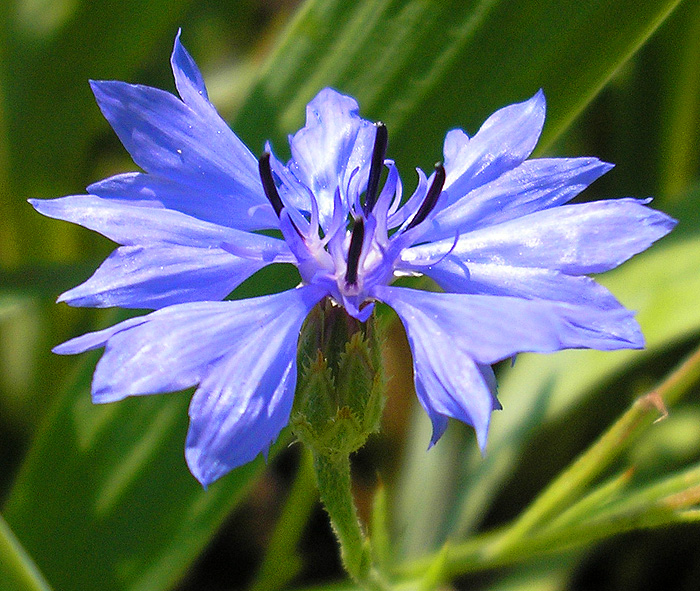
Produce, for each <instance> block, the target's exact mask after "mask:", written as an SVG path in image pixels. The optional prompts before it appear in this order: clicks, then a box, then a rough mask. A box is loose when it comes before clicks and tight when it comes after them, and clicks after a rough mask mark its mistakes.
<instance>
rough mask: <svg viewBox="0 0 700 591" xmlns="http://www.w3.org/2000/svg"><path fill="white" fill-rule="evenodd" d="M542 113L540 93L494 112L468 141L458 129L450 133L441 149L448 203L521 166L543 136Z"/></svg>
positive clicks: (542, 96) (542, 95)
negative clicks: (443, 159) (443, 157)
mask: <svg viewBox="0 0 700 591" xmlns="http://www.w3.org/2000/svg"><path fill="white" fill-rule="evenodd" d="M545 110H546V105H545V99H544V94H543V93H542V91H541V90H540V91H539V92H537V94H535V95H534V96H533V97H532V98H531V99H529V100H527V101H525V102H523V103H516V104H514V105H509V106H507V107H504V108H503V109H500V110H498V111H496V112H495V113H494V114H493V115H491V116H490V117H489V118H488V119H487V120H486V121H485V122H484V124H483V125H482V126H481V129H479V131H478V132H477V134H476V135H475V136H474V137H473V138H471V139H469V137H468V136H467V134H465V133H464V132H463V131H462V130H460V129H456V130H453V131H450V132H449V133H448V134H447V136H446V137H445V146H444V156H445V172H446V173H447V178H446V180H445V187H444V190H445V191H446V192H447V194H448V195H449V197H448V200H449V203H454V202H455V201H457V200H458V199H459V198H461V197H463V196H464V195H466V194H467V193H469V192H470V191H472V190H473V189H475V188H476V187H478V186H480V185H483V184H485V183H488V182H489V181H492V180H493V179H495V178H497V177H499V176H500V175H502V174H504V173H505V172H507V171H509V170H511V169H512V168H515V167H516V166H518V165H519V164H521V163H522V162H523V161H524V160H525V159H526V158H527V157H528V156H529V155H530V154H531V153H532V150H534V148H535V145H536V144H537V140H538V139H539V137H540V133H542V126H543V125H544V116H545Z"/></svg>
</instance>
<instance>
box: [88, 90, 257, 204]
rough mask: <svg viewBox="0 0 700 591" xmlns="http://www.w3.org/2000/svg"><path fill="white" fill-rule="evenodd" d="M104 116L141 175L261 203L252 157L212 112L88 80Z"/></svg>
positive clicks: (147, 92) (169, 98) (159, 93)
mask: <svg viewBox="0 0 700 591" xmlns="http://www.w3.org/2000/svg"><path fill="white" fill-rule="evenodd" d="M91 86H92V90H93V92H94V94H95V98H96V99H97V102H98V104H99V106H100V109H101V110H102V113H103V114H104V116H105V118H106V119H107V120H108V121H109V123H110V124H111V125H112V127H113V128H114V131H115V132H116V133H117V135H118V136H119V139H120V140H121V141H122V143H123V144H124V147H125V148H126V149H127V150H128V152H129V153H130V154H131V157H132V158H133V159H134V162H136V164H138V165H139V166H140V167H141V168H143V169H144V170H145V171H146V172H148V173H151V174H154V175H158V176H161V177H165V178H168V179H170V180H172V181H174V182H176V183H178V184H181V185H184V186H188V187H190V188H192V189H193V190H194V191H195V192H196V193H202V192H206V191H214V192H215V193H222V192H223V193H226V194H228V195H231V197H232V198H234V199H237V200H239V202H240V203H241V204H242V206H243V207H245V208H249V207H255V206H260V205H266V204H267V200H266V199H265V195H264V193H263V190H262V186H261V183H260V178H259V174H258V166H257V160H256V158H255V157H254V156H253V155H252V154H251V153H250V151H249V150H248V149H247V148H246V147H245V145H244V144H243V143H242V142H241V141H240V140H239V139H238V138H237V137H236V135H235V134H234V133H233V132H232V131H231V130H230V129H229V127H228V126H227V125H226V123H225V122H224V121H223V120H222V119H221V117H219V115H218V114H217V113H216V111H215V110H214V109H213V108H212V109H198V110H196V111H195V110H193V109H192V108H190V107H189V106H188V105H186V104H185V103H183V102H182V101H181V100H180V99H178V98H176V97H175V96H173V95H172V94H170V93H168V92H165V91H163V90H159V89H157V88H151V87H148V86H140V85H133V84H126V83H124V82H116V81H102V82H96V81H93V82H91Z"/></svg>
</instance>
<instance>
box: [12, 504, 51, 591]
mask: <svg viewBox="0 0 700 591" xmlns="http://www.w3.org/2000/svg"><path fill="white" fill-rule="evenodd" d="M0 581H2V584H3V585H7V587H3V588H6V589H16V590H17V591H51V587H49V584H48V583H47V582H46V581H45V580H44V577H43V576H42V574H41V573H40V572H39V569H38V568H37V567H36V565H35V564H34V562H33V561H32V559H31V557H30V556H29V554H27V552H26V551H25V549H24V548H23V547H22V545H21V544H20V542H19V540H18V539H17V538H16V537H15V535H14V534H13V533H12V530H11V529H10V526H9V525H7V522H6V521H5V520H4V519H3V518H2V516H0Z"/></svg>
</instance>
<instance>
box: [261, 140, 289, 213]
mask: <svg viewBox="0 0 700 591" xmlns="http://www.w3.org/2000/svg"><path fill="white" fill-rule="evenodd" d="M258 171H259V172H260V180H261V181H262V186H263V191H265V197H267V200H268V201H269V202H270V205H272V207H273V208H274V210H275V213H276V214H277V217H280V213H281V212H282V209H283V208H284V205H283V203H282V200H281V199H280V194H279V193H278V192H277V187H276V186H275V181H274V179H273V178H272V168H271V167H270V152H265V153H264V154H263V155H262V156H260V160H258Z"/></svg>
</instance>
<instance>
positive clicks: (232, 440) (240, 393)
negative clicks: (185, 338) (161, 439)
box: [185, 302, 309, 486]
mask: <svg viewBox="0 0 700 591" xmlns="http://www.w3.org/2000/svg"><path fill="white" fill-rule="evenodd" d="M308 312H309V308H307V307H306V306H299V305H297V306H294V303H293V302H290V309H289V310H285V311H281V313H280V317H279V318H278V319H276V321H275V322H270V324H269V325H268V326H265V327H261V328H260V329H258V330H257V331H255V333H252V334H248V335H242V337H241V338H240V341H239V343H238V344H237V347H236V350H235V351H232V352H231V354H229V355H228V356H227V357H226V359H225V360H223V361H222V362H221V363H220V364H217V366H216V368H214V370H213V371H211V372H210V373H209V375H208V376H207V377H206V378H205V379H204V380H203V381H202V383H201V384H200V386H199V389H198V390H197V392H195V395H194V397H193V398H192V403H191V404H190V413H189V414H190V429H189V432H188V434H187V443H186V446H185V447H186V449H185V457H186V458H187V463H188V465H189V467H190V470H191V471H192V474H194V476H195V477H196V478H197V480H199V481H200V482H201V483H202V484H203V485H205V486H206V485H208V484H210V483H211V482H213V481H214V480H216V479H217V478H219V477H220V476H223V475H224V474H226V473H227V472H229V471H230V470H233V469H234V468H236V467H238V466H240V465H242V464H245V463H247V462H250V461H251V460H253V459H255V457H257V456H258V454H260V453H263V454H265V455H267V450H268V448H269V447H270V444H271V443H272V442H273V441H274V440H275V439H277V436H278V435H279V432H280V431H281V430H282V428H283V427H285V426H286V425H287V423H288V422H289V413H290V411H291V409H292V403H293V401H294V390H295V387H296V377H297V367H296V359H297V337H298V335H299V330H300V329H301V324H302V322H303V320H304V318H305V317H306V315H307V313H308Z"/></svg>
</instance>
